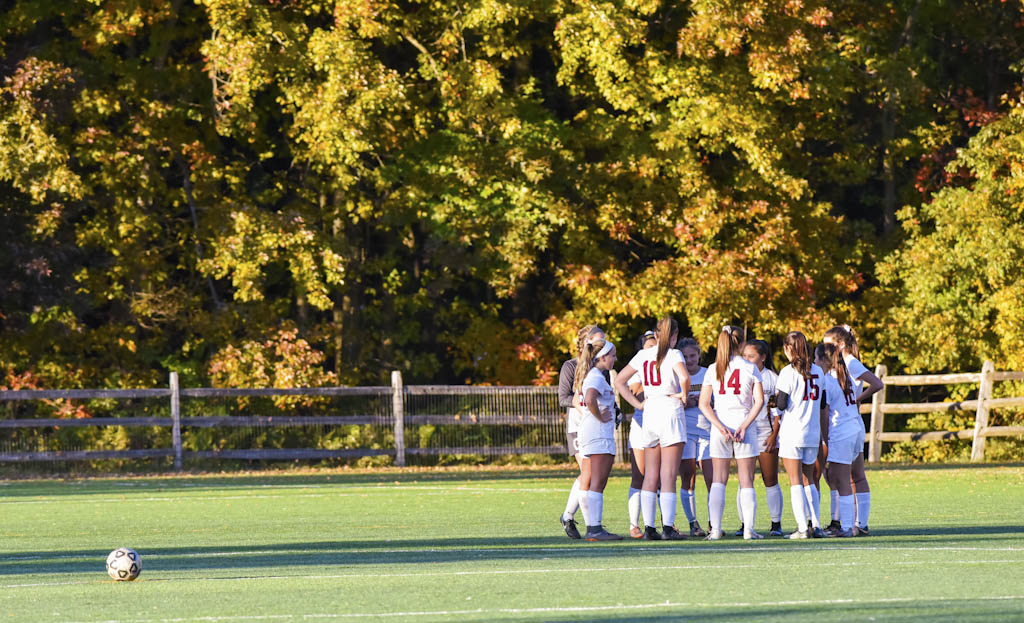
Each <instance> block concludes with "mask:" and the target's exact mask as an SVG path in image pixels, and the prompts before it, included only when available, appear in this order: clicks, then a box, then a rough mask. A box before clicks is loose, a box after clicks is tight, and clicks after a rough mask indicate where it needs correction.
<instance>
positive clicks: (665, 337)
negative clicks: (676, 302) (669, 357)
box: [654, 316, 679, 366]
mask: <svg viewBox="0 0 1024 623" xmlns="http://www.w3.org/2000/svg"><path fill="white" fill-rule="evenodd" d="M678 334H679V323H678V322H676V319H675V318H673V317H672V316H665V317H664V318H662V319H661V320H659V321H658V328H657V330H655V332H654V335H655V336H656V337H657V338H658V365H659V366H660V365H661V362H662V361H664V360H665V353H667V352H668V349H669V346H668V341H669V340H670V339H672V336H673V335H678Z"/></svg>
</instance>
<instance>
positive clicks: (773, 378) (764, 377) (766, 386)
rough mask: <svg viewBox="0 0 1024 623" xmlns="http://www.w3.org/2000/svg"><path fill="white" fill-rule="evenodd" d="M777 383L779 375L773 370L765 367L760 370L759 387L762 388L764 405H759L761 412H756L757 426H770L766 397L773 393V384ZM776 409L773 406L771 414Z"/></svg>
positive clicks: (773, 413)
mask: <svg viewBox="0 0 1024 623" xmlns="http://www.w3.org/2000/svg"><path fill="white" fill-rule="evenodd" d="M778 383H779V375H778V374H775V371H774V370H769V369H768V368H765V369H764V370H761V388H762V389H763V390H764V405H762V406H761V412H760V413H758V414H757V420H756V421H757V425H758V427H765V426H767V427H768V428H771V427H772V421H771V418H769V417H768V398H769V397H770V396H774V395H775V386H776V385H778ZM775 413H776V411H775V409H774V408H773V409H772V410H771V414H772V415H775Z"/></svg>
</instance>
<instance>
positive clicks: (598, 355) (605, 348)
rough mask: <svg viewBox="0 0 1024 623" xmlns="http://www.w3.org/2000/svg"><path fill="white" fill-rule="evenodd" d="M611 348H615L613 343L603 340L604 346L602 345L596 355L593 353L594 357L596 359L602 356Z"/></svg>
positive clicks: (610, 350)
mask: <svg viewBox="0 0 1024 623" xmlns="http://www.w3.org/2000/svg"><path fill="white" fill-rule="evenodd" d="M613 348H615V344H612V343H611V342H609V341H607V340H605V343H604V346H602V347H601V350H600V351H598V353H597V354H596V355H594V359H595V360H597V359H600V358H601V357H604V356H605V355H607V354H608V353H610V352H612V349H613Z"/></svg>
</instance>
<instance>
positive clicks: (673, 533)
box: [661, 526, 686, 541]
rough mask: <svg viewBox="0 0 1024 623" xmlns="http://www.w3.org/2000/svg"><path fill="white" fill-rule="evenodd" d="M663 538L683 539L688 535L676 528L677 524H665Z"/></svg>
mask: <svg viewBox="0 0 1024 623" xmlns="http://www.w3.org/2000/svg"><path fill="white" fill-rule="evenodd" d="M661 538H662V540H664V541H682V540H683V539H685V538H686V535H685V534H683V533H682V532H680V531H678V530H676V529H675V526H663V527H662V529H661Z"/></svg>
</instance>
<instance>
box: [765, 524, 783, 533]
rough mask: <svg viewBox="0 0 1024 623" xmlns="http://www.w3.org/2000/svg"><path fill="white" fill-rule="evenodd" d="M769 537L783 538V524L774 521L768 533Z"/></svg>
mask: <svg viewBox="0 0 1024 623" xmlns="http://www.w3.org/2000/svg"><path fill="white" fill-rule="evenodd" d="M768 536H782V522H781V521H773V522H772V529H771V530H769V531H768Z"/></svg>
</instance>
